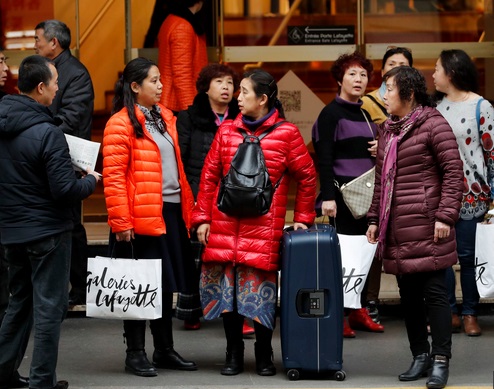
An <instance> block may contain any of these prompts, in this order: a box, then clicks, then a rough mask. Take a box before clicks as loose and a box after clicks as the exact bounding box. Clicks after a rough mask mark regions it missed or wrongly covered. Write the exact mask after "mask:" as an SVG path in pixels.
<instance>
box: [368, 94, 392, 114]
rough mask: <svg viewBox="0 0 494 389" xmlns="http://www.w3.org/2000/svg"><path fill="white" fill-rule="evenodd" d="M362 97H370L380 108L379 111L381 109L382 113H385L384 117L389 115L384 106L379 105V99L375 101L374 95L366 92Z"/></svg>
mask: <svg viewBox="0 0 494 389" xmlns="http://www.w3.org/2000/svg"><path fill="white" fill-rule="evenodd" d="M364 97H368V98H369V99H371V100H372V101H373V102H374V103H376V105H377V106H378V107H379V108H380V109H381V111H383V113H384V114H385V115H386V117H388V116H389V113H388V111H386V108H384V107H383V106H382V105H381V103H379V101H377V99H376V98H375V97H374V96H372V95H369V94H367V95H365V96H364Z"/></svg>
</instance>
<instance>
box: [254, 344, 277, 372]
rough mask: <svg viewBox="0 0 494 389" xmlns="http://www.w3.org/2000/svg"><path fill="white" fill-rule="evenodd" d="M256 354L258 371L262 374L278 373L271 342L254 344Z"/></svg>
mask: <svg viewBox="0 0 494 389" xmlns="http://www.w3.org/2000/svg"><path fill="white" fill-rule="evenodd" d="M254 350H255V355H256V371H257V374H259V375H261V376H271V375H275V374H276V367H275V366H274V364H273V349H272V347H271V344H268V345H261V344H259V343H258V342H256V343H255V344H254Z"/></svg>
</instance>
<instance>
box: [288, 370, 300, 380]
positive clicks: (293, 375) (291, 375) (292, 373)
mask: <svg viewBox="0 0 494 389" xmlns="http://www.w3.org/2000/svg"><path fill="white" fill-rule="evenodd" d="M286 376H287V377H288V379H289V380H290V381H297V380H298V379H299V377H300V373H299V371H298V370H297V369H290V370H288V371H287V372H286Z"/></svg>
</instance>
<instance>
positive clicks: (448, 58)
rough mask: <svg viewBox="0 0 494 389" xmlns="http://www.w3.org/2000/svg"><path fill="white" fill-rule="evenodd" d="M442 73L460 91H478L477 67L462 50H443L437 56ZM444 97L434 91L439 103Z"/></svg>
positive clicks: (442, 94)
mask: <svg viewBox="0 0 494 389" xmlns="http://www.w3.org/2000/svg"><path fill="white" fill-rule="evenodd" d="M439 59H440V61H441V66H442V67H443V69H444V73H445V74H446V75H447V76H448V77H449V79H450V80H451V83H452V84H453V86H454V87H455V88H456V89H458V90H461V91H467V92H475V93H477V92H478V90H479V75H478V72H477V67H476V66H475V63H474V62H473V61H472V59H471V58H470V56H469V55H468V54H467V53H465V52H464V51H463V50H459V49H455V50H443V51H441V54H440V55H439ZM444 96H445V93H444V92H439V91H436V93H434V98H435V99H436V100H437V101H439V100H441V99H442V98H443V97H444Z"/></svg>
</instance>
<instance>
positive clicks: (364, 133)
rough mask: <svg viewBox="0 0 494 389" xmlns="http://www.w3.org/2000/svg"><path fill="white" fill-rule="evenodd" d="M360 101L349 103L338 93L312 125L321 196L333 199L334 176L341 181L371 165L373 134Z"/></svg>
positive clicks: (346, 180) (373, 125)
mask: <svg viewBox="0 0 494 389" xmlns="http://www.w3.org/2000/svg"><path fill="white" fill-rule="evenodd" d="M361 106H362V102H361V101H360V102H358V103H351V102H348V101H346V100H343V99H341V98H340V97H339V96H336V98H335V99H334V100H333V101H332V102H331V103H329V104H328V105H327V106H326V107H324V108H323V110H322V111H321V113H320V114H319V117H318V118H317V120H316V122H315V123H314V126H313V128H312V142H313V144H314V149H315V151H316V154H317V158H318V166H319V177H320V182H321V192H322V199H323V200H324V201H326V200H334V199H335V191H336V189H335V185H334V179H336V181H338V183H339V184H340V185H341V184H344V183H347V182H350V181H351V180H353V179H354V178H356V177H358V176H360V175H361V174H363V173H365V172H366V171H367V170H369V169H371V168H372V167H373V166H374V164H375V159H374V158H372V157H371V155H370V153H369V151H368V148H369V143H368V142H369V141H371V140H373V139H374V138H375V135H376V125H375V124H373V123H372V122H371V123H370V127H371V128H369V124H368V123H367V121H366V120H365V117H364V115H367V118H368V120H370V118H369V116H368V114H367V113H366V112H365V111H363V110H362V109H361Z"/></svg>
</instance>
